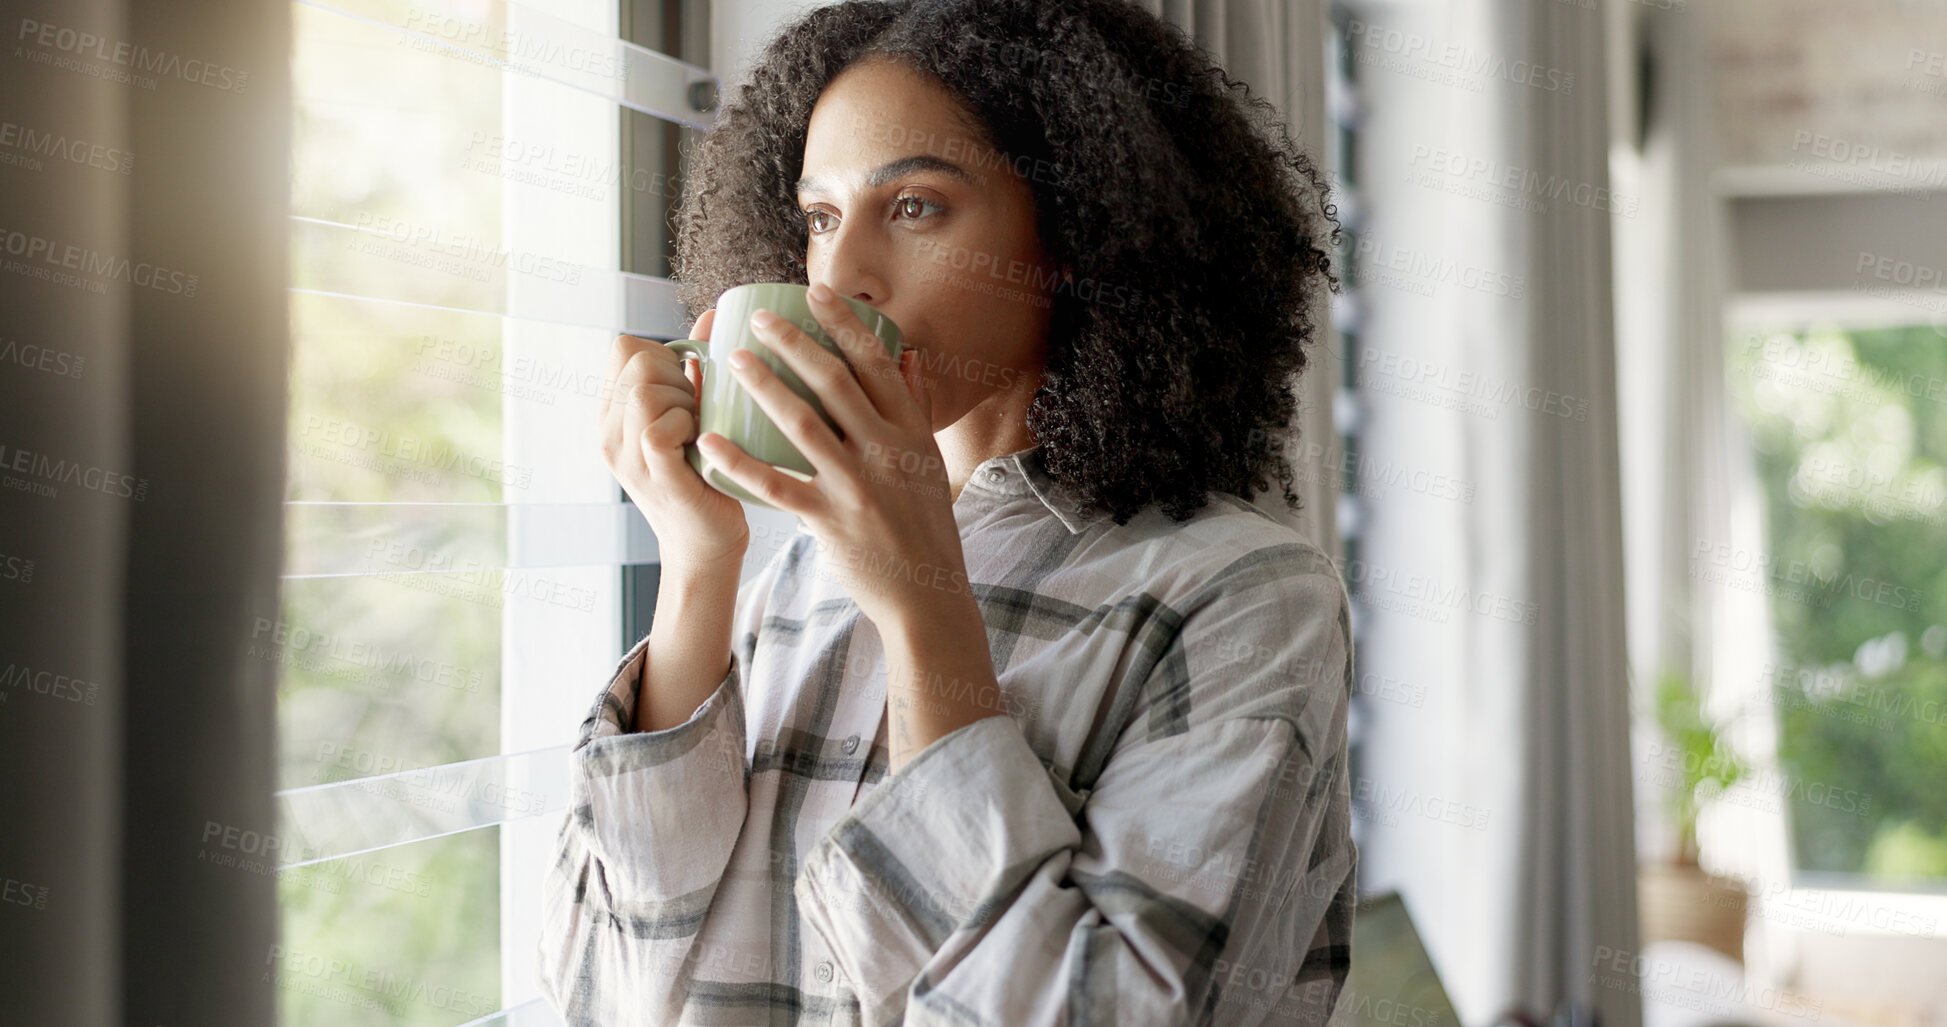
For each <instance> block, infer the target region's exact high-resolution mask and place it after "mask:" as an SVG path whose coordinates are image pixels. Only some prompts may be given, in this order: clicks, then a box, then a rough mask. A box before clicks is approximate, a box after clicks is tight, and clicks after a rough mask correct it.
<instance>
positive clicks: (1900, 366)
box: [1727, 324, 1947, 890]
mask: <svg viewBox="0 0 1947 1027" xmlns="http://www.w3.org/2000/svg"><path fill="white" fill-rule="evenodd" d="M1727 364H1728V367H1729V369H1730V374H1729V377H1730V384H1731V389H1732V393H1733V401H1734V402H1735V403H1736V405H1737V407H1738V409H1739V410H1740V412H1741V414H1742V416H1743V417H1744V419H1745V422H1746V424H1747V425H1748V427H1749V432H1750V436H1751V439H1752V443H1753V446H1754V448H1755V450H1756V453H1755V460H1756V465H1757V470H1758V476H1759V479H1760V480H1761V481H1762V483H1763V488H1764V493H1765V514H1766V533H1767V538H1766V543H1767V546H1768V552H1767V554H1766V555H1767V556H1768V558H1769V566H1768V568H1767V569H1766V570H1765V571H1764V575H1765V580H1766V582H1767V585H1768V586H1770V587H1769V589H1768V590H1769V591H1770V593H1771V598H1770V602H1769V606H1770V610H1771V617H1772V622H1773V627H1774V633H1775V636H1776V638H1777V645H1778V651H1777V652H1776V653H1774V654H1772V660H1773V664H1774V671H1773V673H1771V674H1770V675H1769V678H1770V684H1771V690H1772V699H1773V701H1774V703H1775V706H1776V710H1777V713H1778V718H1779V724H1780V732H1781V737H1780V738H1779V751H1778V758H1779V762H1780V767H1779V769H1780V771H1781V772H1782V775H1781V776H1782V779H1783V781H1784V783H1785V784H1786V788H1785V801H1786V809H1787V812H1788V818H1789V823H1790V825H1791V839H1792V845H1793V849H1794V865H1795V866H1796V867H1797V868H1798V869H1800V870H1805V871H1819V872H1834V873H1842V874H1855V875H1862V876H1863V877H1865V878H1867V879H1869V883H1870V885H1871V886H1872V887H1878V888H1889V889H1895V890H1898V889H1932V888H1939V887H1941V886H1943V885H1947V787H1943V785H1944V784H1947V470H1943V465H1944V464H1947V338H1942V336H1941V335H1940V333H1938V332H1936V331H1935V330H1934V329H1933V328H1931V327H1929V326H1927V325H1924V324H1922V325H1918V326H1913V327H1896V328H1883V329H1873V330H1855V331H1850V332H1840V331H1817V330H1814V331H1805V332H1800V333H1779V334H1771V335H1767V336H1755V337H1745V338H1733V339H1732V340H1731V344H1730V348H1729V353H1728V361H1727Z"/></svg>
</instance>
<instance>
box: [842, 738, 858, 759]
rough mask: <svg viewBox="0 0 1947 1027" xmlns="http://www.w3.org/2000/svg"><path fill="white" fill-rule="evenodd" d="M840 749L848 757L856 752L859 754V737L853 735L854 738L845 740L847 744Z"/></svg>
mask: <svg viewBox="0 0 1947 1027" xmlns="http://www.w3.org/2000/svg"><path fill="white" fill-rule="evenodd" d="M839 748H841V749H844V750H845V754H846V755H848V756H849V755H851V754H852V753H854V752H857V751H858V748H859V736H857V735H853V736H852V737H850V738H847V739H846V740H845V744H844V745H841V746H839Z"/></svg>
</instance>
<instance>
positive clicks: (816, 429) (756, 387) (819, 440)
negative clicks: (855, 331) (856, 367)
mask: <svg viewBox="0 0 1947 1027" xmlns="http://www.w3.org/2000/svg"><path fill="white" fill-rule="evenodd" d="M803 345H805V346H810V347H812V348H814V349H815V348H817V344H816V343H814V342H811V341H810V340H809V339H807V340H805V341H804V342H803ZM738 353H740V354H741V355H742V356H743V357H745V358H748V359H746V360H745V361H744V366H743V367H738V366H736V364H735V363H733V364H732V365H731V368H730V373H731V374H732V375H734V376H736V378H737V380H738V381H739V382H741V383H743V386H744V391H746V392H748V393H750V395H751V398H752V399H755V400H756V401H757V405H758V407H759V408H760V409H762V410H763V411H764V413H765V414H767V415H769V417H770V419H771V423H773V424H775V425H777V427H778V430H779V431H781V432H783V433H784V437H785V438H786V439H788V440H790V442H791V444H792V445H794V446H796V447H798V452H800V453H803V454H804V456H805V459H806V460H809V461H811V466H812V467H813V468H814V469H815V470H817V471H818V472H819V473H827V472H829V473H833V474H838V475H843V474H846V473H847V472H848V471H849V469H850V466H851V460H850V459H849V457H848V454H847V452H846V450H845V444H844V443H842V442H840V441H839V440H838V436H837V435H834V434H832V429H831V426H830V425H828V424H826V423H825V419H824V418H822V417H819V416H818V411H817V410H815V409H813V407H812V405H811V404H810V403H807V402H805V400H804V397H802V396H800V395H798V394H797V393H796V392H794V391H793V390H792V389H791V387H790V386H789V385H786V384H785V383H784V379H782V378H780V377H778V376H777V374H776V373H774V372H773V371H772V370H771V369H770V367H769V366H768V365H767V364H765V363H764V361H763V360H762V359H761V358H760V357H758V355H757V354H755V353H752V352H750V351H749V350H739V351H738ZM827 356H829V354H827ZM839 373H841V374H843V373H844V372H842V371H841V372H839ZM816 387H817V385H816V384H814V385H813V388H814V389H815V388H816ZM821 398H823V397H821ZM860 401H861V402H862V401H863V398H862V397H861V398H860ZM824 403H825V409H826V410H827V411H829V410H831V400H830V399H829V398H824Z"/></svg>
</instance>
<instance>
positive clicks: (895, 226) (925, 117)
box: [798, 59, 1061, 432]
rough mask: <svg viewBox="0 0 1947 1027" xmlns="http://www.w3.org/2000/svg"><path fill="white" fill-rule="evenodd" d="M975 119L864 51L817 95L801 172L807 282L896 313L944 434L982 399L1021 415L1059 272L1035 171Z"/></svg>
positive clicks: (925, 79)
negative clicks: (1041, 217) (1047, 246)
mask: <svg viewBox="0 0 1947 1027" xmlns="http://www.w3.org/2000/svg"><path fill="white" fill-rule="evenodd" d="M963 119H965V120H963ZM971 120H972V115H971V114H970V113H968V112H967V110H966V108H964V107H962V106H961V105H960V104H959V102H958V101H956V100H954V98H953V97H952V95H951V94H949V93H948V92H947V91H946V90H945V88H944V87H943V86H941V85H940V84H939V82H938V81H937V80H935V79H933V78H931V77H929V76H926V75H923V74H920V73H919V72H916V71H913V70H912V69H910V68H909V67H907V66H906V65H904V64H900V63H896V62H893V61H888V60H883V59H878V60H872V59H868V60H867V61H863V62H861V63H859V64H856V65H853V66H852V67H850V68H848V69H846V70H845V71H844V72H842V73H841V74H840V75H839V76H838V77H837V78H835V79H833V80H832V82H831V84H830V85H828V86H827V87H826V88H825V91H824V93H823V94H822V95H821V96H820V97H819V98H818V103H817V106H816V107H814V108H813V110H812V112H811V124H810V129H809V134H808V135H807V137H806V139H805V149H804V171H803V177H802V178H800V179H799V181H798V207H799V209H800V210H801V211H803V212H804V217H805V219H806V220H805V227H806V232H807V234H808V236H809V239H808V242H807V244H806V253H805V262H806V265H807V267H808V270H809V279H810V281H812V282H824V283H825V284H826V285H828V286H830V287H831V288H832V289H833V290H834V291H836V292H838V293H839V294H840V295H843V296H850V297H852V298H854V299H857V300H861V301H863V302H865V303H869V304H871V305H872V306H874V307H876V308H878V309H879V310H881V311H883V312H885V314H886V315H887V316H889V317H891V318H892V319H893V321H895V322H897V323H898V325H899V327H900V329H901V330H902V331H903V332H904V333H905V341H906V345H907V347H908V348H911V349H914V350H916V351H918V358H919V360H920V373H921V375H922V376H923V379H922V380H923V381H924V382H925V383H926V384H927V386H928V388H929V391H930V392H931V395H932V402H933V430H934V431H936V432H937V431H941V430H943V429H945V428H947V427H949V426H951V425H953V424H954V423H956V422H957V421H959V420H960V419H961V418H962V417H964V416H965V415H966V414H967V413H968V412H969V411H972V410H974V409H975V408H976V407H980V406H981V405H982V404H989V412H992V413H993V414H995V415H996V416H1000V417H1005V416H1012V417H1013V418H1017V419H1018V418H1019V417H1020V416H1022V413H1023V412H1024V411H1025V410H1026V408H1027V404H1028V401H1029V400H1030V399H1032V397H1033V395H1034V390H1035V388H1036V386H1037V385H1038V384H1039V375H1040V372H1041V370H1042V368H1043V367H1044V366H1045V355H1046V345H1047V341H1046V340H1047V334H1048V320H1049V312H1050V310H1051V309H1052V297H1053V295H1054V290H1055V286H1056V285H1057V284H1058V282H1059V280H1060V277H1061V270H1060V268H1058V267H1055V266H1053V265H1051V264H1050V263H1049V262H1048V260H1047V257H1046V256H1045V254H1044V253H1043V252H1042V249H1041V245H1040V240H1039V238H1038V236H1037V234H1036V229H1035V216H1034V195H1033V191H1032V189H1031V188H1030V186H1029V184H1028V181H1027V179H1026V178H1024V177H1022V176H1021V175H1019V174H1016V173H1015V172H1014V170H1013V169H1012V168H1011V167H1010V166H1009V165H1008V164H1006V163H1005V162H1004V159H1003V157H1002V155H1001V154H1000V153H999V152H997V151H995V150H994V149H992V148H991V147H990V146H989V145H988V144H986V143H985V142H984V141H982V140H981V139H980V134H979V133H977V132H975V131H973V130H971V129H970V128H969V127H968V123H969V122H970V121H971ZM1014 407H1018V410H1014V412H1013V413H1012V414H1011V415H1010V414H1008V413H1007V411H1008V410H1013V408H1014Z"/></svg>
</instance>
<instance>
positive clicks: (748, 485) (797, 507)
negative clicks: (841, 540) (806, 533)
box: [697, 432, 825, 520]
mask: <svg viewBox="0 0 1947 1027" xmlns="http://www.w3.org/2000/svg"><path fill="white" fill-rule="evenodd" d="M697 446H698V448H699V449H701V450H702V451H703V459H704V460H705V461H707V462H708V463H709V465H710V466H712V467H715V468H716V469H717V470H719V471H721V472H722V473H723V474H724V476H725V477H727V478H729V479H730V480H731V481H734V482H736V483H737V484H739V485H742V486H743V487H744V490H745V491H747V492H749V493H750V494H751V495H753V496H756V497H757V498H759V499H762V500H763V501H764V502H766V503H769V504H771V505H772V506H774V507H776V508H777V509H779V510H783V511H784V512H785V513H789V514H796V515H797V516H799V517H801V518H806V519H807V520H809V519H814V518H817V517H819V516H821V515H822V514H823V513H824V510H825V497H824V494H823V493H821V492H819V491H818V486H817V485H815V484H813V483H812V482H810V481H801V480H799V479H798V478H796V477H794V476H792V475H791V474H789V473H787V472H785V471H782V470H779V469H778V468H776V467H773V466H771V465H770V464H767V463H765V462H764V461H762V460H759V459H757V458H756V457H754V456H751V455H750V454H749V453H747V452H745V451H744V448H743V447H742V446H739V445H737V444H736V443H735V442H732V441H730V440H729V439H726V438H724V437H723V436H721V435H718V434H717V433H716V432H705V433H704V434H703V435H702V436H701V437H699V438H698V439H697Z"/></svg>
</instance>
